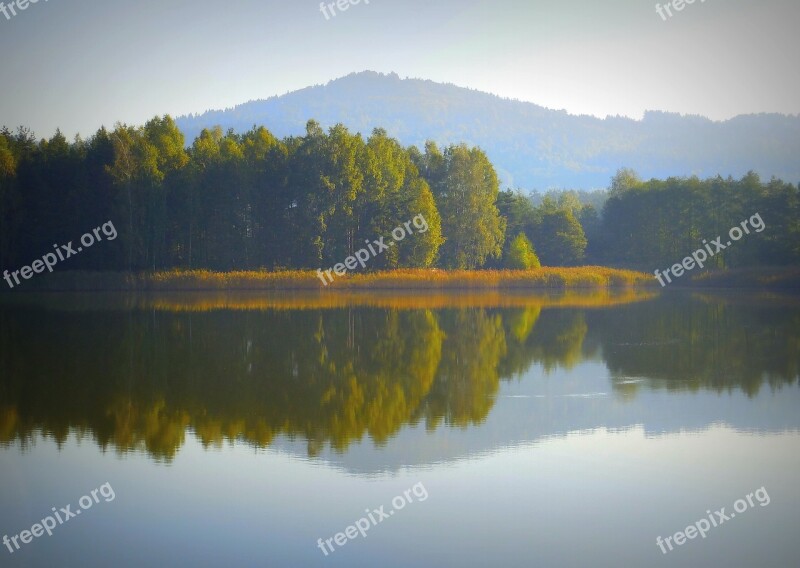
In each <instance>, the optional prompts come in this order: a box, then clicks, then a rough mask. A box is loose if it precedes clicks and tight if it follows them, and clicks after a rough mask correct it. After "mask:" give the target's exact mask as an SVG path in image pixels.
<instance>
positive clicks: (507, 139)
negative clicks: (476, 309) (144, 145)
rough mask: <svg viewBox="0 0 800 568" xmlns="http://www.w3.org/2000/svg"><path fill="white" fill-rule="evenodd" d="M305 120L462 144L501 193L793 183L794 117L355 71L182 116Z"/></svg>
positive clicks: (186, 127) (195, 128) (286, 132)
mask: <svg viewBox="0 0 800 568" xmlns="http://www.w3.org/2000/svg"><path fill="white" fill-rule="evenodd" d="M310 118H313V119H316V120H317V121H319V122H320V124H321V125H322V126H323V127H324V128H327V127H330V126H332V125H334V124H336V123H339V122H341V123H343V124H345V125H346V126H347V127H348V128H350V129H351V130H352V131H358V132H361V133H362V134H364V135H368V134H369V133H370V132H371V131H372V129H373V128H375V127H378V126H379V127H383V128H385V129H386V130H387V131H388V133H389V135H391V136H394V137H397V138H398V139H399V140H400V141H402V142H403V143H404V144H408V145H411V144H413V145H418V146H422V145H423V144H424V142H425V141H426V140H428V139H431V140H435V141H436V142H438V143H441V144H445V143H457V142H465V143H467V144H470V145H477V146H480V147H481V148H483V149H484V150H486V152H487V154H488V155H489V157H490V159H491V160H492V162H493V163H494V165H495V167H496V168H497V170H498V172H499V173H500V175H501V178H502V180H503V182H504V185H508V186H512V187H521V188H525V189H548V188H553V187H566V188H575V189H591V188H597V187H606V186H607V185H608V182H609V179H610V177H611V176H612V175H613V173H614V172H615V171H616V170H617V169H618V168H620V167H623V166H624V167H631V168H633V169H635V170H636V171H637V172H639V174H640V175H641V176H642V177H643V178H645V179H648V178H651V177H657V178H666V177H669V176H686V175H697V176H699V177H701V178H703V177H713V176H716V175H718V174H719V175H722V176H723V177H727V176H729V175H731V176H734V177H741V176H742V175H744V174H745V173H746V172H747V171H749V170H753V171H756V172H757V173H758V174H760V175H761V176H762V177H764V178H769V177H771V176H773V175H774V176H777V177H780V178H781V179H784V180H785V181H789V182H793V183H797V182H798V181H800V163H799V162H798V160H797V156H798V155H800V117H798V116H796V115H794V116H787V115H781V114H758V115H742V116H738V117H735V118H733V119H731V120H727V121H723V122H714V121H711V120H709V119H707V118H704V117H700V116H681V115H678V114H674V113H667V112H660V111H649V112H647V113H645V115H644V117H643V119H642V120H633V119H629V118H625V117H608V118H606V119H599V118H596V117H591V116H585V115H583V116H574V115H569V114H567V113H566V112H565V111H558V110H550V109H546V108H544V107H541V106H538V105H535V104H533V103H528V102H520V101H514V100H509V99H503V98H500V97H497V96H495V95H491V94H488V93H483V92H479V91H475V90H471V89H465V88H462V87H457V86H454V85H449V84H441V83H436V82H433V81H425V80H420V79H400V77H398V76H397V75H396V74H394V73H392V74H389V75H384V74H381V73H375V72H371V71H365V72H362V73H354V74H351V75H348V76H346V77H343V78H340V79H336V80H334V81H331V82H329V83H328V84H327V85H324V86H314V87H308V88H305V89H302V90H299V91H295V92H292V93H287V94H285V95H282V96H277V97H271V98H269V99H266V100H258V101H251V102H247V103H244V104H241V105H238V106H236V107H234V108H232V109H227V110H217V111H209V112H206V113H203V114H201V115H194V116H182V117H179V118H177V120H176V121H177V124H178V126H179V127H180V128H181V130H183V132H184V133H185V134H186V136H187V141H189V142H191V140H193V139H194V137H195V136H197V135H198V134H199V133H200V131H201V130H202V129H203V128H208V127H212V126H216V125H219V126H221V127H222V128H223V130H227V129H229V128H232V129H234V130H235V131H237V132H244V131H246V130H248V129H249V128H251V127H252V126H253V125H254V124H258V125H262V124H263V125H265V126H266V127H267V128H269V129H270V130H271V131H272V132H273V133H274V134H275V135H277V136H279V137H283V136H290V135H301V134H303V133H304V132H305V124H306V122H307V121H308V119H310Z"/></svg>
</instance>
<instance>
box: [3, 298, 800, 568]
mask: <svg viewBox="0 0 800 568" xmlns="http://www.w3.org/2000/svg"><path fill="white" fill-rule="evenodd" d="M799 378H800V301H798V299H796V298H794V299H793V298H785V297H770V296H763V295H744V294H736V295H731V294H723V295H715V294H705V293H704V294H688V293H685V294H684V293H675V294H666V295H661V296H655V295H652V294H650V293H634V292H626V293H620V294H612V295H608V294H599V293H595V294H588V295H582V294H568V295H551V296H541V295H539V296H525V295H508V294H507V295H503V294H470V295H455V294H451V295H443V294H437V295H409V294H403V295H396V294H394V295H391V294H370V295H355V294H354V295H342V294H340V295H336V296H332V295H321V296H296V295H263V294H261V295H256V294H254V295H238V296H227V295H209V294H205V295H204V294H198V295H190V296H186V295H162V296H158V297H152V296H130V295H115V294H92V295H52V296H45V297H33V296H15V297H14V298H13V301H11V300H9V299H6V300H5V301H4V302H3V303H2V304H0V474H1V475H2V477H0V511H2V514H0V537H2V536H3V535H8V536H9V537H10V536H14V535H18V534H19V533H21V531H23V530H26V529H28V530H29V529H30V528H31V527H32V525H34V524H35V523H37V522H40V521H41V520H42V519H43V518H44V517H46V516H48V515H51V514H52V513H51V511H52V508H53V507H56V508H57V509H60V508H62V507H65V506H66V505H67V504H71V505H72V511H75V510H76V509H79V508H80V507H79V506H78V501H79V499H80V498H81V497H82V496H84V495H88V494H89V492H90V491H91V490H92V489H95V488H99V487H100V486H101V485H103V484H106V483H108V484H109V486H110V487H111V488H113V494H114V498H113V500H111V499H109V500H106V498H104V497H103V496H102V495H101V496H100V498H99V500H98V501H97V502H94V503H93V504H92V506H91V508H88V509H87V510H82V511H81V515H80V516H76V517H74V518H72V519H70V520H69V521H67V522H66V523H64V524H63V525H59V526H57V527H56V528H55V529H54V530H53V531H52V532H53V534H52V536H48V535H47V534H46V533H45V534H44V535H43V536H41V537H39V538H34V539H33V541H32V542H30V543H29V544H23V543H20V544H21V548H20V550H14V552H13V554H12V553H10V552H9V551H8V548H7V547H6V546H3V547H2V548H0V566H33V567H51V566H62V565H63V566H81V567H104V568H106V567H110V566H114V567H137V568H141V567H145V566H146V567H150V566H187V567H195V566H209V567H217V566H219V567H223V566H244V567H251V566H252V567H267V566H280V567H284V566H285V567H305V566H330V567H334V566H342V567H345V566H346V567H361V566H364V567H373V566H381V567H394V566H397V567H407V566H459V567H472V566H474V567H481V568H483V567H486V566H496V567H517V566H519V567H530V566H543V567H573V566H574V567H589V566H591V567H606V566H608V567H612V566H613V567H619V566H626V567H650V566H655V567H658V566H680V567H694V566H729V567H739V566H741V567H747V568H752V567H755V566H759V567H773V566H774V567H780V568H787V567H794V566H798V565H800V539H798V538H797V531H798V527H799V526H800V483H798V479H800V434H799V432H800V412H798V411H799V410H800V383H799V382H798V379H799ZM762 487H763V488H764V491H763V492H762V493H761V494H760V495H761V496H762V497H763V495H768V498H769V499H768V504H766V500H765V499H762V500H761V501H759V500H755V501H754V505H753V506H752V507H749V506H748V508H747V509H746V511H744V512H741V513H738V514H737V515H736V516H735V518H734V517H733V516H731V515H730V513H731V512H733V511H734V503H735V502H736V501H737V500H738V499H740V498H745V497H746V496H747V495H748V494H750V493H755V492H756V490H758V489H760V488H762ZM412 488H414V489H412ZM409 489H412V491H409V492H407V493H406V496H405V497H403V494H404V491H408V490H409ZM105 495H108V493H106V494H105ZM397 496H400V501H403V505H404V506H403V508H402V510H401V509H400V507H399V506H397V507H393V504H392V503H393V498H395V497H397ZM751 500H752V498H751ZM395 503H398V505H399V501H398V500H395ZM381 506H383V507H384V509H385V511H387V512H388V511H392V510H393V513H394V514H392V515H388V517H387V518H385V519H384V520H382V521H381V522H379V523H377V524H372V522H370V526H369V528H368V530H367V531H366V537H364V536H362V535H361V534H358V535H357V536H356V538H353V539H346V540H345V542H346V544H344V545H343V546H337V545H336V542H335V540H334V541H333V542H332V547H333V548H334V550H335V551H334V552H330V549H328V548H326V552H327V553H328V554H327V556H326V555H325V553H323V551H322V550H321V549H320V548H319V547H318V539H322V540H323V542H324V541H325V540H326V539H331V538H333V537H335V535H336V534H337V533H340V532H345V531H346V529H347V527H348V526H350V525H353V524H354V523H355V522H356V521H357V520H359V519H360V518H362V517H367V515H368V513H367V510H369V511H370V512H372V511H375V510H376V509H380V507H381ZM722 507H725V508H726V511H727V513H726V514H727V515H729V516H731V518H730V520H728V521H725V522H724V523H723V524H722V525H720V526H718V527H715V528H712V529H711V530H710V531H708V534H707V536H706V538H705V539H703V538H700V537H696V538H694V539H693V540H687V541H686V542H685V544H683V545H682V546H676V547H675V549H674V550H673V551H671V552H669V551H668V553H667V554H664V553H662V551H661V549H660V548H659V546H658V545H657V544H656V538H657V537H659V536H660V537H662V538H664V537H667V536H672V535H674V534H675V533H676V532H678V531H682V530H684V529H685V528H686V527H687V526H688V525H690V524H694V523H695V522H697V521H698V520H700V519H703V518H707V517H708V513H707V512H706V511H709V512H710V513H711V514H712V515H713V512H714V511H716V510H719V509H721V508H722ZM394 509H396V510H394ZM375 516H376V515H374V514H373V517H375ZM342 538H343V539H344V538H346V537H342ZM11 546H12V548H13V545H11ZM323 547H325V545H324V543H323Z"/></svg>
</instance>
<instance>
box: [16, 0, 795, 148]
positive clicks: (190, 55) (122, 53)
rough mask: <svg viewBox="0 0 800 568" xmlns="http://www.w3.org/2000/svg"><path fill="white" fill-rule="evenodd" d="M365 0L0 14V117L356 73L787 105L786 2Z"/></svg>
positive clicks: (720, 110) (199, 0)
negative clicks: (327, 9) (660, 7)
mask: <svg viewBox="0 0 800 568" xmlns="http://www.w3.org/2000/svg"><path fill="white" fill-rule="evenodd" d="M21 1H22V2H23V3H24V2H25V0H21ZM31 1H32V0H31ZM328 1H330V0H328ZM673 1H674V0H673ZM364 2H365V0H362V1H361V3H359V4H358V5H354V6H350V7H349V8H348V10H347V11H346V12H340V13H338V14H337V15H336V16H333V17H330V16H329V18H330V19H326V18H325V16H324V15H323V14H322V12H321V11H320V2H319V0H280V1H277V0H229V1H226V2H221V1H213V2H212V1H208V0H159V1H155V0H137V1H136V2H132V1H130V0H124V1H123V0H102V1H100V0H39V1H38V3H35V4H29V5H28V7H27V8H26V9H25V10H24V11H19V9H18V8H16V9H15V10H16V11H17V15H16V16H14V15H11V11H9V9H8V8H6V10H7V12H8V13H9V15H10V16H11V18H10V19H7V18H6V17H5V16H4V15H3V14H2V12H0V53H2V54H3V55H2V57H0V80H1V81H2V89H1V90H0V125H7V126H9V127H11V128H15V127H16V126H18V125H26V126H29V127H31V128H32V129H33V130H34V131H35V132H36V134H37V135H38V136H50V135H51V134H52V133H53V132H54V130H55V128H56V127H60V128H61V129H62V131H63V132H64V133H65V134H66V135H67V136H68V137H72V136H73V135H75V134H76V133H78V132H80V133H81V134H82V135H84V136H86V135H90V134H92V133H93V132H94V131H96V129H97V128H99V127H100V126H101V125H106V126H108V127H111V126H113V124H114V123H115V122H117V121H122V122H127V123H130V124H141V123H143V122H144V121H146V120H147V119H149V118H151V117H152V116H154V115H162V114H165V113H166V114H171V115H173V116H178V115H181V114H186V113H191V112H203V111H205V110H208V109H217V108H226V107H231V106H234V105H236V104H239V103H243V102H246V101H248V100H252V99H262V98H267V97H269V96H272V95H276V94H283V93H286V92H288V91H292V90H296V89H300V88H303V87H306V86H310V85H313V84H322V83H326V82H328V81H329V80H331V79H335V78H338V77H341V76H344V75H347V74H349V73H352V72H356V71H364V70H373V71H381V72H385V73H388V72H392V71H394V72H396V73H398V74H399V75H400V76H401V77H416V78H422V79H431V80H434V81H440V82H449V83H454V84H456V85H459V86H464V87H469V88H473V89H478V90H481V91H487V92H491V93H495V94H498V95H500V96H504V97H509V98H516V99H519V100H524V101H530V102H534V103H537V104H540V105H543V106H546V107H548V108H553V109H566V110H567V111H568V112H570V113H572V114H591V115H595V116H598V117H601V118H602V117H605V116H606V115H616V114H620V115H625V116H629V117H633V118H640V117H641V116H642V113H643V112H644V111H645V110H665V111H672V112H680V113H684V114H701V115H704V116H708V117H710V118H713V119H717V120H721V119H726V118H730V117H732V116H735V115H738V114H745V113H758V112H781V113H786V114H800V77H799V75H800V57H798V56H799V55H800V46H799V44H798V39H797V38H798V30H800V0H705V1H704V2H703V1H701V0H696V1H695V2H694V3H693V4H691V5H685V6H684V9H683V10H681V11H675V10H674V9H673V10H672V13H673V16H672V17H671V18H668V20H667V21H664V20H663V19H662V18H661V17H660V16H659V15H658V14H657V12H656V9H655V5H656V4H655V2H652V1H650V0H605V1H604V0H492V1H488V0H486V1H476V0H444V1H436V0H369V4H365V3H364ZM4 3H5V5H6V6H7V5H8V4H9V2H8V0H5V2H4ZM662 4H665V2H662ZM337 12H338V10H337Z"/></svg>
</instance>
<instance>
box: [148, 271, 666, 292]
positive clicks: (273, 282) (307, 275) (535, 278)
mask: <svg viewBox="0 0 800 568" xmlns="http://www.w3.org/2000/svg"><path fill="white" fill-rule="evenodd" d="M653 282H654V280H653V278H652V276H650V275H649V274H645V273H642V272H634V271H631V270H617V269H614V268H606V267H601V266H584V267H576V268H539V269H535V270H438V269H403V270H387V271H382V272H372V273H365V274H359V273H356V274H352V275H351V274H348V275H345V276H339V277H337V278H336V279H335V280H334V281H333V283H331V284H329V285H328V286H327V287H325V286H324V285H323V284H322V282H321V281H320V279H319V278H318V276H317V273H316V272H312V271H284V272H266V271H263V272H210V271H206V270H192V271H170V272H155V273H145V274H142V275H139V276H138V283H137V284H138V286H137V288H139V289H145V290H167V289H169V290H308V289H312V290H319V289H324V290H354V289H369V290H378V289H386V290H388V289H412V290H415V289H423V290H431V289H433V290H443V289H462V290H463V289H467V290H469V289H566V288H609V287H626V286H643V285H652V284H653Z"/></svg>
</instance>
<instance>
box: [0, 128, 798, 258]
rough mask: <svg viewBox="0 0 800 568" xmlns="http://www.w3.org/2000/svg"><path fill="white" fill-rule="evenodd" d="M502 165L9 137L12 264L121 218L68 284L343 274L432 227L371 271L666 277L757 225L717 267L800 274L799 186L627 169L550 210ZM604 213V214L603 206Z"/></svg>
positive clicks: (333, 142)
mask: <svg viewBox="0 0 800 568" xmlns="http://www.w3.org/2000/svg"><path fill="white" fill-rule="evenodd" d="M499 189H500V188H499V181H498V176H497V173H496V171H495V168H494V166H493V165H492V163H491V162H490V161H489V159H488V158H487V156H486V154H485V153H484V152H483V151H482V150H481V149H480V148H475V147H468V146H467V145H465V144H460V145H451V146H448V147H446V148H443V149H440V148H439V147H438V146H437V145H436V144H435V143H433V142H428V143H427V144H426V145H425V147H424V149H422V150H420V149H418V148H417V147H414V146H411V147H404V146H402V145H401V144H400V143H399V142H398V141H397V140H396V139H393V138H391V137H389V136H388V135H387V133H386V131H385V130H383V129H375V130H374V131H373V132H372V133H371V135H370V136H369V137H368V138H366V139H365V138H364V137H362V136H361V134H357V133H356V134H354V133H351V132H349V131H348V130H347V128H345V127H344V126H342V125H337V126H334V127H332V128H330V129H329V130H328V131H327V132H326V131H324V130H323V129H322V128H321V127H320V126H319V124H318V123H317V122H315V121H313V120H312V121H309V122H308V124H307V128H306V133H305V135H304V136H298V137H295V136H289V137H286V138H284V139H278V138H276V137H275V136H274V135H273V134H271V133H270V132H269V131H268V130H267V129H266V128H263V127H253V128H252V129H251V130H250V131H248V132H246V133H243V134H236V133H234V132H233V131H229V132H227V133H223V132H222V131H221V129H219V128H216V129H212V130H203V131H202V132H201V133H200V135H199V136H198V137H197V138H196V139H195V140H194V141H193V142H192V143H191V145H190V146H187V144H186V142H185V139H184V136H183V134H182V132H181V131H180V130H179V129H178V127H177V126H176V124H175V122H174V121H173V120H172V119H171V118H170V117H168V116H165V117H163V118H154V119H152V120H150V121H149V122H147V123H146V124H145V125H144V126H142V127H132V126H126V125H117V127H116V128H115V129H114V130H113V131H108V130H106V129H100V130H99V131H98V132H97V133H96V134H95V135H94V136H92V137H91V138H89V139H87V140H82V139H80V138H77V139H76V140H75V141H73V142H72V143H70V142H68V141H67V140H66V139H65V137H64V136H63V135H62V134H61V133H60V132H57V133H56V134H55V135H54V136H53V137H52V138H50V139H49V140H47V139H42V140H37V139H36V138H35V137H34V136H33V134H32V133H31V132H30V131H28V130H26V129H24V128H20V129H19V130H18V131H17V132H16V133H12V132H10V131H9V130H7V129H3V130H2V131H1V132H0V220H1V221H2V225H0V262H1V263H2V266H3V267H6V268H9V267H17V266H19V265H22V264H27V263H30V262H31V261H32V260H33V259H35V258H38V257H41V256H42V254H44V253H46V252H49V251H50V250H52V247H53V244H54V243H66V242H69V241H76V240H77V239H78V238H79V237H80V236H81V235H82V234H83V233H86V232H87V231H91V230H92V228H94V227H97V226H98V225H100V224H102V223H105V222H106V221H109V220H110V221H112V222H113V223H114V225H115V226H116V228H117V229H118V231H119V235H120V237H121V238H119V239H116V240H114V241H110V242H104V243H103V245H102V247H96V248H95V249H93V250H92V251H91V252H87V253H84V254H82V255H79V256H76V257H74V258H71V259H70V262H69V264H64V265H63V268H62V267H61V266H60V267H59V268H62V269H67V268H69V269H103V270H143V269H169V268H208V269H215V270H232V269H258V268H266V269H275V268H311V269H316V268H319V267H321V266H330V265H331V264H334V263H338V262H341V261H342V260H344V258H345V257H347V256H349V255H352V254H353V253H354V252H355V251H356V250H358V249H359V248H361V247H362V246H364V245H363V244H362V243H364V242H365V241H371V240H373V239H377V238H380V237H381V236H387V237H388V236H389V235H390V234H391V231H392V230H393V229H395V228H396V227H398V226H400V225H401V224H402V223H403V222H406V221H410V220H412V219H413V218H414V217H415V216H418V215H423V216H424V218H425V220H426V222H427V225H428V230H427V231H425V232H418V233H415V234H414V235H413V236H410V237H409V238H406V239H405V240H404V241H402V242H399V243H397V246H395V247H392V248H391V249H389V250H387V251H386V252H385V253H384V254H381V255H379V256H377V257H376V258H374V259H372V260H371V261H370V266H369V268H370V269H384V268H402V267H433V266H436V267H443V268H465V269H476V268H482V267H486V268H504V267H507V268H530V267H535V266H538V265H539V264H540V263H541V264H543V265H546V266H570V265H578V264H585V263H593V264H609V265H614V266H625V267H635V268H642V269H646V270H652V269H653V268H657V267H663V266H669V265H671V264H673V263H674V262H678V261H680V259H681V258H683V257H685V256H686V255H688V254H690V253H691V252H692V251H693V250H695V249H697V248H698V247H699V246H700V243H701V241H702V240H703V239H708V240H711V239H713V238H715V237H717V236H718V235H726V234H727V231H728V229H729V228H730V227H732V226H735V225H738V224H739V223H740V222H741V221H742V220H744V219H747V218H750V217H751V216H752V215H754V214H756V213H758V214H760V216H761V218H762V219H763V221H764V223H765V225H766V230H764V231H763V232H761V233H758V234H755V233H754V234H751V235H749V236H748V237H747V238H745V239H743V240H742V241H741V242H737V243H736V245H735V246H733V247H731V248H730V249H729V250H726V251H725V253H724V254H722V255H718V256H715V257H714V258H713V260H712V262H711V263H710V264H711V265H712V266H716V267H740V266H754V265H762V264H768V265H776V264H790V263H796V262H797V261H798V260H799V259H800V199H799V196H800V194H799V192H798V187H797V186H794V185H792V184H789V183H784V182H782V181H779V180H777V179H773V180H771V181H770V182H768V183H763V182H762V181H761V180H760V179H759V178H758V176H757V175H755V174H752V173H751V174H748V175H746V176H745V177H743V178H742V179H741V180H734V179H731V178H728V179H723V178H721V177H718V178H713V179H708V180H700V179H697V178H694V177H693V178H670V179H667V180H663V181H660V180H651V181H647V182H645V181H642V180H640V179H639V178H638V177H637V176H636V174H635V172H633V171H630V170H626V169H622V170H620V171H619V172H618V173H617V175H616V176H614V178H613V179H612V180H611V185H610V187H609V190H608V192H607V195H605V196H603V199H602V202H603V203H604V205H603V207H602V209H600V210H598V207H597V203H599V201H597V196H596V195H595V196H593V197H592V199H589V200H587V199H583V198H582V197H585V194H584V195H582V194H580V193H578V192H568V191H566V192H561V193H560V194H558V195H556V196H553V195H546V196H544V197H543V198H541V199H537V198H536V196H535V195H534V196H530V195H526V194H524V193H523V192H522V191H510V190H507V191H503V192H501V191H500V190H499ZM592 200H594V203H595V204H594V205H593V204H592V203H590V201H592Z"/></svg>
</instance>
